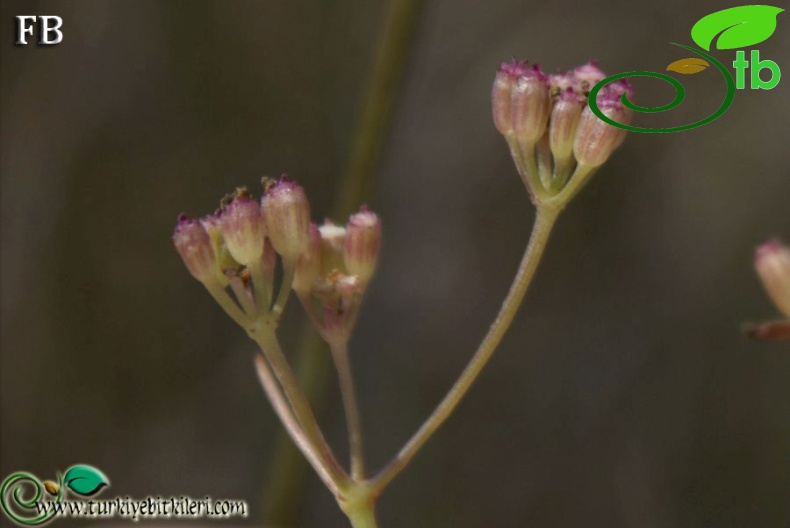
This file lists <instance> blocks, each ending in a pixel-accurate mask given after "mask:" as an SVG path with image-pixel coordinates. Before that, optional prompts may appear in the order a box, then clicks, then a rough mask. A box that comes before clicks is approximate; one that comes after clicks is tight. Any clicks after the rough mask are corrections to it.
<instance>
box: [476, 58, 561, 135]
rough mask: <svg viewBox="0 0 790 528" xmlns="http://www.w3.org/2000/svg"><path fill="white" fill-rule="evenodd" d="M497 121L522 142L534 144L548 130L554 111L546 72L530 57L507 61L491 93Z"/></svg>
mask: <svg viewBox="0 0 790 528" xmlns="http://www.w3.org/2000/svg"><path fill="white" fill-rule="evenodd" d="M491 99H492V109H493V114H494V124H495V125H496V127H497V130H499V132H500V133H502V134H504V135H505V136H506V137H508V138H510V137H511V136H512V137H513V138H514V139H515V140H516V141H517V142H518V143H519V145H521V146H529V145H533V144H534V143H535V142H536V141H537V140H538V139H540V137H541V136H542V135H543V132H544V131H545V130H546V124H547V122H548V119H549V114H550V112H551V105H550V101H549V84H548V80H547V78H546V75H545V74H544V73H543V72H542V71H541V69H540V68H539V67H538V66H537V65H535V66H532V67H528V66H527V63H526V61H525V62H518V61H516V60H515V59H514V60H513V62H511V63H503V64H502V65H501V66H500V67H499V70H498V71H497V75H496V77H495V79H494V87H493V89H492V93H491Z"/></svg>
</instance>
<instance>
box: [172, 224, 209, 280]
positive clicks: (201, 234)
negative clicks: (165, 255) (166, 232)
mask: <svg viewBox="0 0 790 528" xmlns="http://www.w3.org/2000/svg"><path fill="white" fill-rule="evenodd" d="M173 244H174V245H175V247H176V251H178V254H179V255H181V258H182V259H183V261H184V264H185V265H186V267H187V269H188V270H189V273H191V274H192V276H193V277H195V278H196V279H197V280H199V281H200V282H202V283H204V284H206V283H208V282H211V281H216V280H217V268H216V259H215V255H214V249H213V247H212V245H211V239H210V238H209V236H208V233H207V232H206V230H205V228H204V227H203V226H202V225H201V223H200V222H199V221H198V220H193V219H191V218H187V217H186V216H184V215H181V216H179V217H178V222H177V223H176V229H175V231H174V232H173Z"/></svg>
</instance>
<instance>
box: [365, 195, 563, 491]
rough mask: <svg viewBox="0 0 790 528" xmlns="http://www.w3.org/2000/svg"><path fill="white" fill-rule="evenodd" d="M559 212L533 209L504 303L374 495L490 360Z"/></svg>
mask: <svg viewBox="0 0 790 528" xmlns="http://www.w3.org/2000/svg"><path fill="white" fill-rule="evenodd" d="M559 213H560V209H559V208H556V207H550V206H546V205H539V206H538V207H537V213H536V216H535V224H534V226H533V227H532V235H531V236H530V239H529V244H528V245H527V249H526V251H525V252H524V256H523V258H522V259H521V264H520V265H519V268H518V272H517V273H516V277H515V279H514V280H513V284H512V285H511V286H510V291H509V292H508V294H507V297H506V298H505V301H504V302H503V303H502V308H501V309H500V310H499V314H497V317H496V319H494V322H493V324H492V325H491V327H490V328H489V330H488V333H487V334H486V336H485V338H484V339H483V342H482V343H480V346H479V348H478V349H477V352H475V354H474V356H472V359H471V360H470V361H469V364H468V365H467V366H466V368H465V369H464V371H463V372H462V373H461V376H460V377H459V378H458V380H457V381H456V382H455V384H454V385H453V386H452V388H451V389H450V390H449V391H448V392H447V394H446V395H445V397H444V399H443V400H442V401H441V402H440V403H439V405H438V406H437V407H436V409H435V410H434V411H433V413H432V414H431V415H430V416H429V417H428V419H427V420H426V421H425V423H423V424H422V426H421V427H420V428H419V429H418V430H417V432H416V433H414V436H412V437H411V439H410V440H409V441H408V442H406V445H404V446H403V448H402V449H401V450H400V452H399V453H398V454H397V456H396V457H395V459H394V460H392V462H390V463H389V465H387V466H386V467H385V468H384V469H382V470H381V472H380V473H379V474H378V475H377V476H376V477H375V478H374V479H373V480H372V484H371V485H372V489H373V491H374V493H376V494H378V493H381V491H382V490H383V489H384V488H385V487H386V486H387V484H389V483H390V482H391V481H392V479H393V478H395V476H397V475H398V473H400V472H401V471H402V470H403V468H405V467H406V465H407V464H408V463H409V462H410V461H411V459H412V458H413V457H414V455H415V454H417V452H418V451H419V450H420V448H421V447H422V446H423V445H424V444H425V442H427V441H428V439H429V438H430V437H431V436H432V435H433V434H434V433H435V432H436V430H437V429H439V427H440V426H441V425H442V424H443V423H444V421H445V420H446V419H447V418H448V417H449V416H450V415H451V414H452V412H453V410H455V408H456V407H457V406H458V404H459V403H460V401H461V399H462V398H463V397H464V395H465V394H466V393H467V391H468V390H469V388H470V387H471V386H472V384H473V383H474V381H475V380H476V379H477V377H478V376H479V375H480V373H481V372H482V371H483V368H484V367H485V366H486V363H488V360H489V359H491V356H492V355H493V353H494V351H495V350H496V347H497V345H499V343H500V342H501V341H502V338H503V337H504V335H505V333H506V332H507V330H508V328H509V327H510V324H511V323H512V322H513V318H514V317H515V315H516V312H517V311H518V308H519V306H520V305H521V301H522V300H523V299H524V295H525V294H526V292H527V288H528V287H529V285H530V283H531V282H532V278H533V277H534V276H535V271H536V270H537V268H538V263H539V262H540V260H541V257H542V255H543V251H544V249H545V248H546V243H547V242H548V239H549V235H550V234H551V230H552V227H553V226H554V223H555V222H556V220H557V216H558V215H559Z"/></svg>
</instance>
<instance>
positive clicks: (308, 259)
mask: <svg viewBox="0 0 790 528" xmlns="http://www.w3.org/2000/svg"><path fill="white" fill-rule="evenodd" d="M320 275H321V234H320V233H319V232H318V227H317V226H316V225H315V224H310V240H309V242H308V244H307V249H306V250H305V251H304V253H302V255H301V256H300V257H299V260H298V261H297V262H296V271H295V272H294V280H293V289H294V291H295V292H296V293H298V294H299V295H306V294H308V293H310V290H312V289H313V284H315V281H316V280H318V277H319V276H320Z"/></svg>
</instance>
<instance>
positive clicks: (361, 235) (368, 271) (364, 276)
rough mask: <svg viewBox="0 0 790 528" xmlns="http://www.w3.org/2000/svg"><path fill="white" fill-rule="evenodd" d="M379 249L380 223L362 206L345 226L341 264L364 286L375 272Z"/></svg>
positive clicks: (373, 214) (375, 216)
mask: <svg viewBox="0 0 790 528" xmlns="http://www.w3.org/2000/svg"><path fill="white" fill-rule="evenodd" d="M380 249H381V222H380V221H379V217H378V216H377V215H376V213H374V212H372V211H370V210H368V208H367V207H365V206H363V207H362V208H361V209H360V210H359V212H358V213H357V214H354V215H351V217H350V218H349V219H348V224H346V236H345V240H344V243H343V262H344V263H345V265H346V270H348V272H349V273H350V274H351V275H356V276H357V277H358V278H359V280H360V282H361V283H362V284H366V283H367V282H368V281H369V280H370V278H371V277H372V276H373V272H374V271H375V270H376V262H377V261H378V257H379V250H380Z"/></svg>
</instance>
